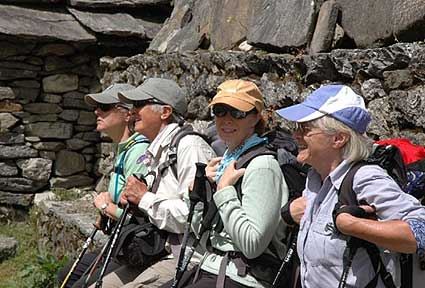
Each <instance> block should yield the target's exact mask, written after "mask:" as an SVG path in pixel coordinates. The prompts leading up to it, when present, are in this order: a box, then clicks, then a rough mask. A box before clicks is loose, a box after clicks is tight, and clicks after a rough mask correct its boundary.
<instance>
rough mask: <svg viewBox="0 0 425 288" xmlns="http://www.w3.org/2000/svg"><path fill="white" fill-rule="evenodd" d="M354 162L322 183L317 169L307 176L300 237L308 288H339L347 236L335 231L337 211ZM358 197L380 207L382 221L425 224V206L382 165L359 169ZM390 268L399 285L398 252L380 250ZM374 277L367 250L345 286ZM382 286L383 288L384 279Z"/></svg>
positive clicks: (359, 253) (356, 180) (303, 276)
mask: <svg viewBox="0 0 425 288" xmlns="http://www.w3.org/2000/svg"><path fill="white" fill-rule="evenodd" d="M349 168H350V164H349V163H348V162H346V161H343V162H342V163H341V164H340V165H339V166H338V167H337V168H336V169H335V170H334V171H332V173H331V174H330V175H329V176H328V177H327V178H326V179H325V180H324V181H323V183H322V181H321V179H320V176H319V175H318V174H317V172H315V171H314V170H311V171H310V172H309V174H308V179H307V184H306V189H305V190H304V196H306V198H307V206H306V210H305V214H304V216H303V218H302V219H301V223H300V233H299V236H298V255H299V256H300V260H301V280H302V285H303V287H305V288H313V287H337V286H338V283H339V281H340V278H341V274H342V270H343V253H344V250H345V247H346V239H347V238H346V236H344V235H341V234H339V233H337V232H336V229H335V227H334V223H333V220H332V211H333V209H334V206H335V204H336V202H337V200H338V195H337V190H338V189H340V186H341V183H342V180H343V179H344V176H345V175H346V174H347V172H348V170H349ZM353 190H354V192H355V193H356V194H357V199H358V200H359V201H360V200H365V201H366V202H367V203H368V204H369V205H373V206H374V207H375V208H376V214H377V216H378V220H380V221H384V220H395V219H399V220H403V221H406V222H409V221H413V220H418V221H424V220H425V208H424V207H423V206H421V205H420V203H419V201H418V200H416V199H415V198H414V197H412V196H410V195H408V194H406V193H404V192H402V191H401V190H400V188H399V187H398V185H397V184H396V183H395V182H394V180H393V179H392V178H391V177H390V176H388V174H387V173H386V172H385V171H384V170H383V169H382V168H380V167H379V166H377V165H367V166H364V167H362V168H360V169H359V171H358V172H357V173H356V175H355V177H354V181H353ZM381 250H382V251H383V253H381V257H382V259H383V261H384V263H385V264H386V266H387V270H388V271H389V272H390V273H391V274H392V275H393V278H394V279H395V281H396V284H397V282H399V278H400V273H399V265H398V254H397V253H393V252H390V251H388V250H385V249H381ZM374 275H375V273H374V270H373V267H372V264H371V262H370V260H369V256H368V255H367V253H366V251H365V250H364V249H359V250H358V251H357V254H356V255H355V257H354V260H353V264H352V268H351V269H350V272H349V275H348V279H347V285H346V287H365V286H366V284H367V283H369V281H370V280H371V279H372V278H373V276H374ZM377 287H384V286H383V284H382V281H381V279H379V282H378V286H377Z"/></svg>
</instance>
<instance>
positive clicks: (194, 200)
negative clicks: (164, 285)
mask: <svg viewBox="0 0 425 288" xmlns="http://www.w3.org/2000/svg"><path fill="white" fill-rule="evenodd" d="M195 165H196V173H195V180H194V182H193V189H192V190H193V191H191V192H190V194H189V200H190V207H189V215H188V216H187V221H186V228H185V231H184V234H183V240H182V244H181V246H180V254H179V259H178V261H177V267H176V273H175V275H174V279H173V283H172V285H171V287H172V288H176V287H177V285H178V284H179V282H180V280H181V278H182V276H183V273H184V272H185V271H186V268H187V265H184V263H185V258H187V257H185V256H186V246H187V241H188V240H189V234H190V226H191V225H192V218H193V214H194V212H195V206H196V204H198V202H200V201H202V200H203V198H205V197H204V195H205V183H206V181H207V179H206V177H205V167H207V165H206V164H204V163H196V164H195ZM195 242H196V239H195V241H194V243H193V245H192V247H194V246H195V245H197V243H196V244H195ZM198 242H199V241H198ZM189 254H192V255H193V252H189ZM190 258H192V256H190ZM189 261H190V259H189ZM186 262H187V261H186Z"/></svg>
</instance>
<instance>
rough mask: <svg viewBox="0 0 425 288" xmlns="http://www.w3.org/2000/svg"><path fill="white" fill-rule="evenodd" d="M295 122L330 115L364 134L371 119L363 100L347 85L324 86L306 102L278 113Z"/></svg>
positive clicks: (308, 97)
mask: <svg viewBox="0 0 425 288" xmlns="http://www.w3.org/2000/svg"><path fill="white" fill-rule="evenodd" d="M276 112H277V114H279V115H280V116H281V117H283V118H285V119H287V120H290V121H295V122H307V121H311V120H315V119H317V118H320V117H322V116H325V115H329V116H331V117H333V118H335V119H337V120H339V121H341V122H342V123H344V124H345V125H347V126H348V127H350V128H352V129H353V130H355V131H357V132H359V133H364V132H366V128H367V125H368V124H369V122H370V120H371V118H370V115H369V112H368V111H367V110H366V106H365V103H364V100H363V98H362V97H361V96H360V95H358V94H356V93H355V92H354V91H353V90H352V89H351V88H350V87H348V86H345V85H328V86H322V87H320V88H319V89H317V90H316V91H314V92H313V93H311V94H310V95H309V96H307V98H306V99H305V100H304V102H302V103H300V104H296V105H293V106H290V107H286V108H282V109H280V110H277V111H276Z"/></svg>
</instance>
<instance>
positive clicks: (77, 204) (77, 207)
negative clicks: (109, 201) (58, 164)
mask: <svg viewBox="0 0 425 288" xmlns="http://www.w3.org/2000/svg"><path fill="white" fill-rule="evenodd" d="M92 201H93V200H92V198H91V197H90V196H86V197H83V198H82V199H80V200H76V201H49V200H44V201H40V202H37V204H36V212H35V213H36V215H37V217H36V222H37V223H36V225H37V227H38V229H37V231H38V232H37V233H38V235H37V239H38V241H39V243H40V244H41V245H44V247H48V248H50V251H53V252H54V253H55V254H56V255H57V256H58V257H63V256H64V255H67V256H68V257H71V258H72V257H74V256H77V255H78V254H77V253H79V252H80V251H81V247H82V246H83V244H84V242H85V240H86V239H87V237H88V236H89V235H90V232H91V231H92V230H93V223H94V221H95V219H96V216H97V215H96V211H95V210H94V209H93V206H92V204H91V203H92ZM105 240H106V236H105V235H103V233H102V232H98V233H97V234H96V236H95V242H94V244H95V246H99V245H101V244H102V243H104V242H105Z"/></svg>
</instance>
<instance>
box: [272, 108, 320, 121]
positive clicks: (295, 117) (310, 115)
mask: <svg viewBox="0 0 425 288" xmlns="http://www.w3.org/2000/svg"><path fill="white" fill-rule="evenodd" d="M276 113H277V114H278V115H279V116H281V117H283V118H285V119H287V120H289V121H294V122H307V121H311V120H315V119H317V118H320V117H322V116H324V115H326V114H325V113H322V112H320V111H318V110H316V109H313V108H311V107H308V106H305V105H303V104H297V105H293V106H290V107H286V108H282V109H279V110H277V111H276Z"/></svg>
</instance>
